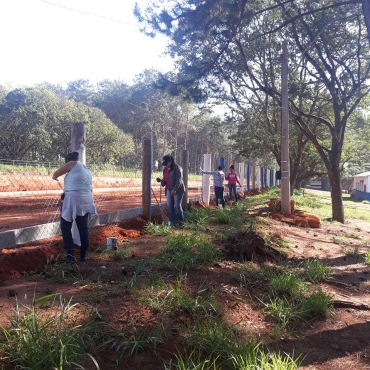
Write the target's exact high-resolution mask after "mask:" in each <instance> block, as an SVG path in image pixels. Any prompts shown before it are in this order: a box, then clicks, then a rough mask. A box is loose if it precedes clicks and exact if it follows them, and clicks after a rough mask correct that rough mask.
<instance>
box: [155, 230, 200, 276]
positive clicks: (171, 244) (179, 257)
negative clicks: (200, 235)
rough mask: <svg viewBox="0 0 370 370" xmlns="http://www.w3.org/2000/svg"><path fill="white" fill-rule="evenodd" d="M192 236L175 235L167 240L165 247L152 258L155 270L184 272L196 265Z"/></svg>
mask: <svg viewBox="0 0 370 370" xmlns="http://www.w3.org/2000/svg"><path fill="white" fill-rule="evenodd" d="M195 244H196V238H195V237H194V236H193V235H186V234H177V235H170V236H169V237H168V238H167V245H166V246H165V247H164V248H163V249H162V251H161V252H160V253H159V254H158V255H157V256H156V257H155V258H154V263H155V266H156V267H157V268H160V269H163V270H168V271H171V272H182V271H186V270H188V269H190V268H192V267H194V266H195V264H196V254H195V251H194V245H195Z"/></svg>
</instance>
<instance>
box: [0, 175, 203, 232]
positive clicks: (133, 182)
mask: <svg viewBox="0 0 370 370" xmlns="http://www.w3.org/2000/svg"><path fill="white" fill-rule="evenodd" d="M152 186H153V191H154V194H152V204H153V205H155V204H157V202H164V201H165V196H164V191H163V189H160V188H159V187H158V184H157V183H153V184H152ZM93 189H94V200H95V204H96V207H97V209H98V213H99V214H104V213H110V212H116V211H119V210H123V209H130V208H135V207H141V205H142V201H141V199H142V198H141V196H142V191H141V179H125V178H110V177H97V178H94V182H93ZM102 189H109V191H106V190H105V191H102ZM50 190H54V191H57V193H55V194H50V193H48V191H50ZM32 191H37V193H32ZM59 191H60V192H59ZM2 192H3V193H2ZM4 192H6V193H4ZM9 192H22V193H20V194H19V193H17V194H10V193H9ZM61 193H62V183H61V182H56V181H53V180H52V179H51V177H50V176H48V175H44V176H42V175H28V176H27V175H23V176H22V175H20V174H9V173H0V232H2V231H7V230H14V229H19V228H22V227H27V226H34V225H39V224H43V223H49V222H56V221H58V220H59V209H60V194H61ZM5 194H6V196H5ZM187 195H188V198H194V197H199V195H200V194H199V190H198V188H195V187H190V188H189V189H188V192H187Z"/></svg>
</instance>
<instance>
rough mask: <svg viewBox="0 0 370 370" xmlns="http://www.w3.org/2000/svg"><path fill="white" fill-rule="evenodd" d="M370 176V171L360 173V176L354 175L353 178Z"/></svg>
mask: <svg viewBox="0 0 370 370" xmlns="http://www.w3.org/2000/svg"><path fill="white" fill-rule="evenodd" d="M368 176H370V171H367V172H362V173H359V174H358V175H354V176H353V177H368Z"/></svg>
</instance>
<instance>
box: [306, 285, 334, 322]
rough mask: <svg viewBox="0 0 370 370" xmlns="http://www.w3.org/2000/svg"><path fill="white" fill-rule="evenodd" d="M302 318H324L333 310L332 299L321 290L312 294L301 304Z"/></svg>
mask: <svg viewBox="0 0 370 370" xmlns="http://www.w3.org/2000/svg"><path fill="white" fill-rule="evenodd" d="M301 306H302V309H303V311H304V312H305V314H304V316H305V317H308V318H316V317H325V316H326V315H327V312H328V311H331V310H332V308H333V298H332V297H331V296H330V295H328V294H326V293H324V292H323V291H322V290H321V289H318V290H317V291H315V292H313V293H312V294H311V295H309V296H308V297H306V298H304V299H303V300H302V302H301Z"/></svg>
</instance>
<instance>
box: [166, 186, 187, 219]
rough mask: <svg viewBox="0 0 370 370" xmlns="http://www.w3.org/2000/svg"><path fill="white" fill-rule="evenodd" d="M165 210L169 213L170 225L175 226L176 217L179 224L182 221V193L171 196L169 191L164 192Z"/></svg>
mask: <svg viewBox="0 0 370 370" xmlns="http://www.w3.org/2000/svg"><path fill="white" fill-rule="evenodd" d="M166 197H167V208H168V212H169V213H170V221H171V224H172V225H175V224H176V216H177V220H178V221H179V222H183V221H184V212H183V210H182V198H183V197H184V193H182V194H175V195H171V191H170V190H168V189H167V190H166Z"/></svg>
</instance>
